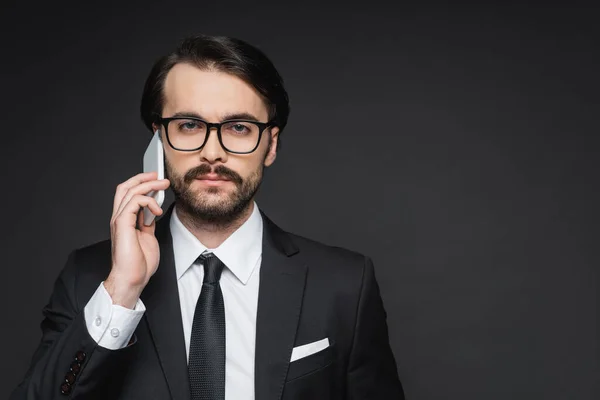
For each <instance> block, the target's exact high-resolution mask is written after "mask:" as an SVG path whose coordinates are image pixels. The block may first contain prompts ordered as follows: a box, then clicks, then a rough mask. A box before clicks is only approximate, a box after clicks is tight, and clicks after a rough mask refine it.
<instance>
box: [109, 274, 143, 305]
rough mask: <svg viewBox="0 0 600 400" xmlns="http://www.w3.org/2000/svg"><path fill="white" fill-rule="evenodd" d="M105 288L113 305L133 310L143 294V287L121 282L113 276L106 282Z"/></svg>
mask: <svg viewBox="0 0 600 400" xmlns="http://www.w3.org/2000/svg"><path fill="white" fill-rule="evenodd" d="M104 287H105V289H106V291H107V292H108V294H109V295H110V298H111V299H112V303H113V304H116V305H119V306H121V307H125V308H128V309H131V310H133V309H134V308H135V305H136V303H137V301H138V299H139V298H140V295H141V294H142V290H143V288H144V287H143V286H142V285H135V284H131V283H128V282H127V281H124V280H120V279H118V278H116V277H114V276H112V274H110V275H109V276H108V278H106V280H105V281H104Z"/></svg>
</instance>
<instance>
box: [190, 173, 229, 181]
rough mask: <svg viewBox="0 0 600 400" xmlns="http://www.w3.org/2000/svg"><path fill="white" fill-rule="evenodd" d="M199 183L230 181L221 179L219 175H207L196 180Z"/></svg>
mask: <svg viewBox="0 0 600 400" xmlns="http://www.w3.org/2000/svg"><path fill="white" fill-rule="evenodd" d="M196 179H197V180H199V181H224V182H226V181H228V180H229V179H224V178H222V177H220V176H219V175H216V174H207V175H202V176H200V177H198V178H196Z"/></svg>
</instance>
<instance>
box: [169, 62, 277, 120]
mask: <svg viewBox="0 0 600 400" xmlns="http://www.w3.org/2000/svg"><path fill="white" fill-rule="evenodd" d="M164 95H165V104H164V107H163V117H169V116H170V115H173V114H174V113H177V112H193V113H195V114H199V115H201V116H202V117H203V118H205V119H207V120H209V122H218V121H221V120H222V119H223V116H225V115H231V114H238V113H249V114H251V115H254V116H255V117H256V118H258V119H259V120H260V121H263V122H266V121H267V118H268V110H267V106H266V104H265V102H264V100H263V99H262V97H261V96H260V94H259V93H258V92H257V91H256V89H254V88H253V87H252V86H250V85H249V84H247V83H246V82H244V81H243V80H242V79H240V78H238V77H237V76H235V75H231V74H228V73H226V72H221V71H215V70H202V69H199V68H197V67H195V66H193V65H191V64H186V63H181V64H176V65H175V66H174V67H173V68H171V70H170V71H169V72H168V74H167V77H166V79H165V85H164Z"/></svg>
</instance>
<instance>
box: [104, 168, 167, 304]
mask: <svg viewBox="0 0 600 400" xmlns="http://www.w3.org/2000/svg"><path fill="white" fill-rule="evenodd" d="M157 176H158V175H157V173H156V172H148V173H142V174H138V175H136V176H134V177H132V178H130V179H129V180H127V181H125V182H123V183H121V184H119V185H118V186H117V190H116V193H115V199H114V205H113V213H112V218H111V220H110V237H111V243H112V244H111V252H112V267H111V271H110V274H109V275H108V278H106V281H105V282H104V286H105V287H106V290H107V292H108V293H109V294H110V296H111V298H112V300H113V303H114V304H118V305H121V306H123V307H127V308H131V309H133V308H134V306H135V304H136V302H137V300H138V298H139V297H140V295H141V293H142V290H144V288H145V287H146V284H147V283H148V281H149V280H150V277H152V275H154V273H155V272H156V269H157V268H158V262H159V260H160V248H159V246H158V240H156V237H155V236H154V230H155V229H156V219H155V220H154V221H152V224H151V225H150V226H145V225H144V213H143V212H142V211H141V210H142V207H144V206H147V207H148V208H149V209H150V211H151V212H152V213H153V214H154V215H156V216H160V215H162V213H163V210H162V209H161V208H160V207H159V205H158V203H157V202H156V200H155V199H154V198H152V197H149V196H146V193H148V192H150V191H152V190H165V189H166V188H168V187H169V184H170V182H169V180H168V179H162V180H157V179H156V178H157ZM136 225H137V226H136ZM138 227H139V228H138Z"/></svg>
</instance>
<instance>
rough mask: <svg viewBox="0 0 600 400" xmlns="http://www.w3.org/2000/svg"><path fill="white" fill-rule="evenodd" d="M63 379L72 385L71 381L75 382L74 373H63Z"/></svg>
mask: <svg viewBox="0 0 600 400" xmlns="http://www.w3.org/2000/svg"><path fill="white" fill-rule="evenodd" d="M65 381H66V382H67V383H68V384H69V385H72V384H73V382H75V374H74V373H72V372H67V375H65Z"/></svg>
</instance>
